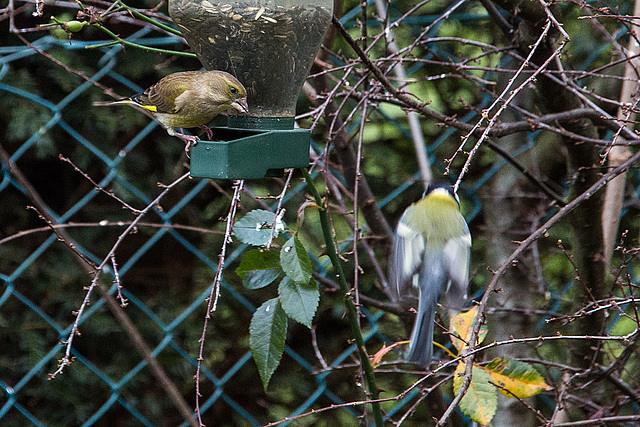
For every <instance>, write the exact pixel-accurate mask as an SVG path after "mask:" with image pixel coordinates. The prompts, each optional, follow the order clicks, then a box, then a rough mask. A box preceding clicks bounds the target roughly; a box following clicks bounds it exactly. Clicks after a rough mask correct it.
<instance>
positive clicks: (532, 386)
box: [484, 357, 551, 399]
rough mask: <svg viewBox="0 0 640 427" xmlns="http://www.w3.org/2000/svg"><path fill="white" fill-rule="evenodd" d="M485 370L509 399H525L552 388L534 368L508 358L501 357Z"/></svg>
mask: <svg viewBox="0 0 640 427" xmlns="http://www.w3.org/2000/svg"><path fill="white" fill-rule="evenodd" d="M484 369H486V370H487V371H488V372H489V374H490V375H491V381H492V382H493V383H495V384H497V385H499V386H500V387H503V388H504V390H503V389H499V390H500V392H501V393H502V394H504V395H505V396H507V397H511V398H513V397H514V396H515V397H518V398H520V399H524V398H526V397H531V396H535V395H536V394H539V393H542V392H543V391H545V390H549V389H550V388H551V387H549V385H547V383H546V382H544V378H543V377H542V375H540V373H539V372H538V371H536V369H535V368H534V367H533V366H531V365H529V364H528V363H525V362H520V361H518V360H513V359H510V358H508V357H499V358H497V359H495V360H493V361H492V362H491V363H489V364H488V365H487V366H485V368H484Z"/></svg>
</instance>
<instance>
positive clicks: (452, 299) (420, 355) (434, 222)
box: [389, 183, 471, 367]
mask: <svg viewBox="0 0 640 427" xmlns="http://www.w3.org/2000/svg"><path fill="white" fill-rule="evenodd" d="M470 248H471V235H470V234H469V227H468V226H467V223H466V221H465V220H464V217H463V216H462V214H461V213H460V204H459V202H458V196H457V195H456V194H455V193H454V192H453V188H452V187H451V185H449V184H447V183H432V184H430V185H429V188H428V189H427V191H426V193H425V196H424V197H423V199H422V200H420V201H418V202H416V203H414V204H412V205H411V206H409V207H408V208H407V209H406V210H405V211H404V213H403V214H402V217H401V218H400V221H399V222H398V227H397V228H396V234H395V239H394V244H393V248H392V251H391V257H390V258H389V287H390V289H389V293H390V294H391V296H392V298H393V299H394V300H395V301H397V302H399V303H400V304H401V305H405V304H407V303H410V301H411V299H412V298H411V297H412V288H415V290H417V293H418V311H417V315H416V320H415V323H414V326H413V332H412V333H411V341H410V344H409V352H408V354H407V357H406V359H407V361H408V362H411V363H415V364H417V365H420V366H424V367H429V365H430V363H431V357H432V355H433V325H434V321H435V315H436V307H437V305H438V298H439V297H440V295H442V294H446V296H447V303H448V304H449V306H450V307H451V308H455V309H460V308H461V307H462V304H463V303H464V300H465V299H466V296H467V284H468V282H469V256H470V254H469V252H470Z"/></svg>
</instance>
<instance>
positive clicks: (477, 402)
mask: <svg viewBox="0 0 640 427" xmlns="http://www.w3.org/2000/svg"><path fill="white" fill-rule="evenodd" d="M465 367H466V365H465V363H464V362H459V363H458V366H457V367H456V370H455V372H454V374H453V391H454V393H456V394H458V393H459V392H460V388H461V387H462V383H463V382H464V371H465ZM490 381H491V375H489V373H488V372H486V371H485V370H484V369H482V368H481V367H479V366H476V365H473V367H472V371H471V384H469V388H468V389H467V392H466V393H465V395H464V397H463V398H462V400H461V401H460V404H459V405H458V406H460V410H461V411H462V412H463V413H465V414H466V415H468V416H469V417H470V418H471V419H472V420H473V421H475V422H477V423H480V424H482V425H487V424H489V422H491V419H492V418H493V416H494V415H495V413H496V408H497V407H498V394H497V393H496V388H495V386H493V385H492V384H491V383H490Z"/></svg>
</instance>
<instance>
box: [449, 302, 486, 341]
mask: <svg viewBox="0 0 640 427" xmlns="http://www.w3.org/2000/svg"><path fill="white" fill-rule="evenodd" d="M476 317H478V307H473V308H472V309H471V310H469V311H466V312H464V313H460V314H458V315H456V316H453V317H452V318H451V321H450V322H449V329H450V330H451V332H453V334H451V335H450V337H451V342H452V343H453V345H454V346H455V348H457V349H458V352H460V350H462V349H463V348H465V347H467V344H466V343H468V342H469V339H470V338H471V330H472V329H471V328H472V327H473V322H474V321H475V320H476ZM486 336H487V325H482V326H481V327H480V333H479V334H478V344H479V343H481V342H482V341H484V338H485V337H486ZM458 337H460V338H462V339H463V340H464V341H461V340H460V338H458Z"/></svg>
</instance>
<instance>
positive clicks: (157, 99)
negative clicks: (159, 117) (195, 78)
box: [131, 73, 189, 113]
mask: <svg viewBox="0 0 640 427" xmlns="http://www.w3.org/2000/svg"><path fill="white" fill-rule="evenodd" d="M184 74H185V73H174V74H170V75H168V76H166V77H164V78H163V79H161V80H160V81H159V82H158V83H156V84H154V85H153V86H151V87H149V88H148V89H146V90H145V91H144V92H143V93H141V94H138V95H134V96H132V97H131V100H132V101H135V102H136V103H138V104H139V105H140V106H141V107H143V108H146V109H147V110H149V111H153V112H156V113H177V112H178V108H176V98H178V97H179V96H180V95H182V94H183V93H184V92H185V91H187V90H189V79H187V78H186V77H188V76H185V75H184Z"/></svg>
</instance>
